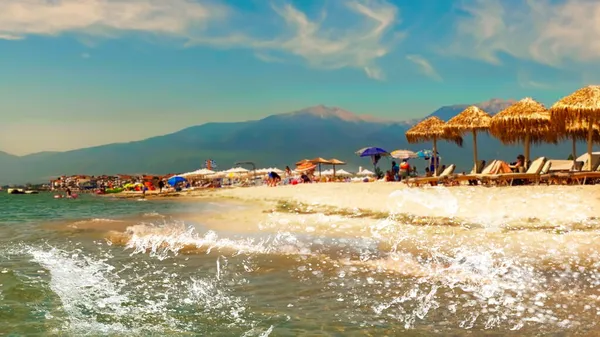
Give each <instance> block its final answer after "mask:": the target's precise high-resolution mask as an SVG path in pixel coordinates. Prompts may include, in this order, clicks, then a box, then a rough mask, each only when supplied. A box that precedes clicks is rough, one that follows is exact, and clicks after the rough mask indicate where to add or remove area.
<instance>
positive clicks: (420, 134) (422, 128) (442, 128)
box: [406, 116, 463, 175]
mask: <svg viewBox="0 0 600 337" xmlns="http://www.w3.org/2000/svg"><path fill="white" fill-rule="evenodd" d="M440 139H443V140H447V141H450V142H453V143H456V144H457V145H458V146H462V143H463V139H462V137H461V136H460V135H459V134H458V133H454V132H448V131H447V130H446V123H444V121H443V120H441V119H439V118H438V117H436V116H432V117H429V118H427V119H425V120H424V121H422V122H420V123H418V124H417V125H415V126H413V127H412V128H410V129H409V130H408V131H406V140H408V142H409V143H412V144H414V143H419V142H427V141H432V142H433V155H434V156H435V157H434V160H433V163H434V164H433V165H434V171H435V172H434V174H435V175H437V171H438V160H437V155H438V154H437V153H438V152H437V141H438V140H440Z"/></svg>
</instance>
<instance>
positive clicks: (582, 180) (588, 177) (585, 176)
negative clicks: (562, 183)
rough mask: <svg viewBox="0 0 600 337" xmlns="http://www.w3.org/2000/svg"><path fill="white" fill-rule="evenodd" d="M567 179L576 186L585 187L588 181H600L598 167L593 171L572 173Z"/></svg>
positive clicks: (599, 169) (599, 168) (599, 167)
mask: <svg viewBox="0 0 600 337" xmlns="http://www.w3.org/2000/svg"><path fill="white" fill-rule="evenodd" d="M584 167H585V166H584ZM569 178H570V179H571V181H574V182H576V183H577V184H578V185H585V184H586V183H587V182H589V181H592V182H596V180H599V179H600V166H598V167H597V168H596V170H595V171H581V172H572V173H570V175H569Z"/></svg>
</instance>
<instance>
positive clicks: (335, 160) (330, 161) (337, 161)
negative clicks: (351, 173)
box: [329, 158, 346, 165]
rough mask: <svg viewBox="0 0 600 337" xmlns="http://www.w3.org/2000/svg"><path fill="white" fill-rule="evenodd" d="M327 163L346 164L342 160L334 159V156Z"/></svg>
mask: <svg viewBox="0 0 600 337" xmlns="http://www.w3.org/2000/svg"><path fill="white" fill-rule="evenodd" d="M329 164H331V165H346V163H345V162H343V161H341V160H339V159H335V158H333V159H329Z"/></svg>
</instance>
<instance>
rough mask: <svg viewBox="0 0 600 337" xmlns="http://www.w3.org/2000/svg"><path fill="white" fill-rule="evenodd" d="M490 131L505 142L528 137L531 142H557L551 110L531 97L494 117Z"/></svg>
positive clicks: (511, 142) (510, 142)
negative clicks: (552, 125) (552, 124)
mask: <svg viewBox="0 0 600 337" xmlns="http://www.w3.org/2000/svg"><path fill="white" fill-rule="evenodd" d="M490 133H491V134H492V135H493V136H494V137H496V138H499V139H500V140H501V141H502V142H503V143H505V144H515V143H519V142H522V141H524V140H525V138H526V137H528V138H529V141H530V142H531V143H542V142H556V132H555V130H554V129H553V128H552V127H551V120H550V112H549V111H548V110H547V109H546V107H545V106H544V105H543V104H542V103H540V102H538V101H536V100H534V99H532V98H529V97H526V98H523V99H522V100H520V101H518V102H516V103H515V104H513V105H511V106H509V107H508V108H506V109H504V110H503V111H501V112H499V113H498V114H496V115H495V116H494V117H492V120H491V122H490Z"/></svg>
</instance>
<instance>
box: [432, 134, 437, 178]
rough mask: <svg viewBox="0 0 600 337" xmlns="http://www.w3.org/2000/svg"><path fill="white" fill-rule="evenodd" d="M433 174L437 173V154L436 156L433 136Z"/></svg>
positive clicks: (435, 142)
mask: <svg viewBox="0 0 600 337" xmlns="http://www.w3.org/2000/svg"><path fill="white" fill-rule="evenodd" d="M432 158H433V175H434V176H435V177H437V175H438V156H437V138H436V137H433V156H432Z"/></svg>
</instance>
